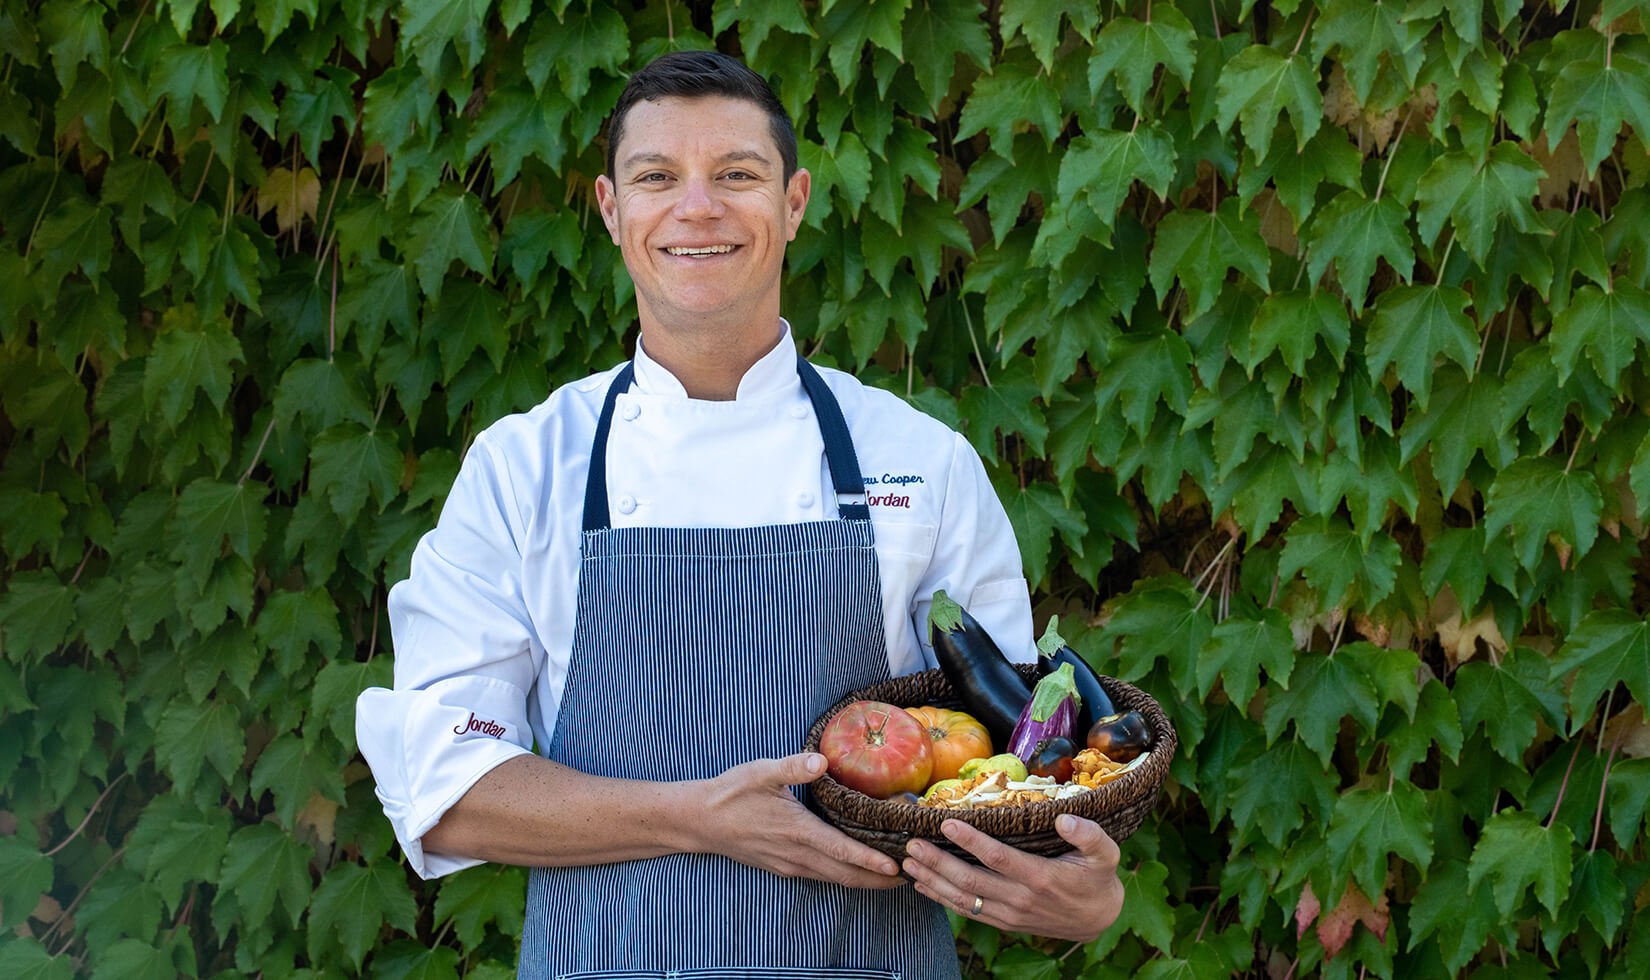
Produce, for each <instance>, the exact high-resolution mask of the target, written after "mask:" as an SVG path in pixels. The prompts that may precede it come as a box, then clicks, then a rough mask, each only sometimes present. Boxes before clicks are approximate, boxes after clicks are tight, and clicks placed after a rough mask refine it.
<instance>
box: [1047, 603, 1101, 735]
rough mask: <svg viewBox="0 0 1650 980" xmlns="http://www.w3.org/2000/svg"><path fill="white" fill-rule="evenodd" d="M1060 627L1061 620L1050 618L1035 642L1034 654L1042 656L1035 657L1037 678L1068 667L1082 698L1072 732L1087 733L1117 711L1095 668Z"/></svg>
mask: <svg viewBox="0 0 1650 980" xmlns="http://www.w3.org/2000/svg"><path fill="white" fill-rule="evenodd" d="M1059 625H1060V617H1059V616H1050V617H1049V618H1048V628H1047V629H1045V630H1043V638H1042V639H1040V640H1038V641H1037V652H1038V653H1040V654H1042V656H1040V657H1038V658H1037V675H1038V677H1039V678H1040V677H1042V676H1044V675H1046V674H1052V673H1054V672H1055V671H1056V670H1059V669H1060V665H1061V664H1071V670H1072V673H1074V674H1076V675H1077V696H1078V697H1079V698H1081V699H1082V704H1080V705H1078V707H1077V727H1076V729H1075V731H1078V732H1086V731H1088V730H1089V727H1090V726H1091V725H1093V724H1094V723H1095V721H1096V720H1098V719H1101V718H1104V717H1106V716H1107V715H1113V714H1116V713H1117V708H1116V707H1115V706H1114V705H1113V704H1112V702H1111V698H1110V697H1109V696H1107V694H1106V689H1105V688H1103V687H1101V686H1100V677H1099V675H1097V674H1096V673H1095V672H1094V668H1093V667H1090V666H1089V662H1088V661H1087V660H1084V659H1083V655H1082V654H1080V653H1078V652H1077V651H1076V650H1073V649H1072V648H1071V646H1070V645H1069V644H1067V643H1066V641H1065V639H1064V638H1063V637H1061V636H1060V633H1059Z"/></svg>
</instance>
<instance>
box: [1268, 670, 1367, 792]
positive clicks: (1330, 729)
mask: <svg viewBox="0 0 1650 980" xmlns="http://www.w3.org/2000/svg"><path fill="white" fill-rule="evenodd" d="M1379 711H1380V700H1379V695H1378V693H1377V691H1376V688H1375V684H1374V683H1373V682H1372V681H1371V680H1370V679H1369V677H1368V676H1366V675H1365V674H1364V673H1363V671H1361V670H1359V669H1358V668H1357V665H1356V664H1354V662H1353V658H1349V657H1341V656H1326V657H1317V656H1303V657H1301V658H1300V659H1299V660H1297V661H1296V663H1295V673H1294V675H1293V676H1292V677H1291V678H1290V681H1289V689H1288V690H1287V691H1284V692H1281V693H1279V694H1277V695H1276V696H1275V697H1274V698H1272V700H1271V701H1269V702H1268V703H1267V705H1266V711H1265V714H1264V716H1263V719H1264V724H1265V726H1266V740H1267V743H1268V744H1271V743H1274V742H1276V741H1277V740H1278V736H1280V735H1282V734H1283V730H1284V728H1285V726H1287V725H1290V724H1293V725H1294V728H1295V732H1296V734H1297V735H1298V736H1299V738H1300V741H1301V744H1303V745H1305V746H1306V747H1307V748H1309V749H1311V750H1312V751H1313V752H1315V753H1317V756H1318V759H1319V760H1320V761H1321V762H1322V763H1323V765H1324V766H1325V767H1326V768H1327V767H1328V766H1330V765H1331V764H1332V761H1333V759H1334V752H1335V740H1336V738H1337V737H1338V736H1339V735H1340V731H1341V722H1342V720H1343V719H1346V718H1349V717H1350V718H1353V719H1355V720H1356V721H1358V723H1359V724H1361V725H1362V726H1363V727H1364V730H1365V731H1373V730H1374V728H1375V724H1376V721H1377V720H1378V717H1379Z"/></svg>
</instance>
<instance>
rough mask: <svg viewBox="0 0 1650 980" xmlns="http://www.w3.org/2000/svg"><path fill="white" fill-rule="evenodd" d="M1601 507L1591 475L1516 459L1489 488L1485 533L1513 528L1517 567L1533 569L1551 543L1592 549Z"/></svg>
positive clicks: (1543, 460)
mask: <svg viewBox="0 0 1650 980" xmlns="http://www.w3.org/2000/svg"><path fill="white" fill-rule="evenodd" d="M1603 506H1604V500H1603V496H1602V495H1601V494H1600V492H1599V488H1598V481H1597V480H1596V479H1595V478H1594V477H1593V475H1592V474H1591V473H1586V472H1582V471H1579V470H1577V471H1572V470H1569V469H1568V468H1566V467H1565V465H1564V464H1563V463H1561V462H1559V461H1558V460H1556V459H1551V458H1549V457H1545V456H1542V457H1537V458H1534V459H1520V460H1518V461H1517V462H1515V463H1513V464H1512V465H1511V466H1508V467H1507V468H1506V469H1504V470H1502V471H1501V472H1500V473H1499V474H1497V475H1496V477H1495V482H1494V483H1492V484H1490V491H1489V495H1488V498H1487V500H1486V501H1485V504H1484V535H1485V537H1487V538H1493V537H1494V536H1496V535H1497V534H1500V533H1501V532H1503V531H1506V530H1508V529H1511V531H1512V537H1513V543H1514V545H1515V547H1516V549H1517V554H1518V561H1519V563H1520V564H1521V565H1523V566H1524V567H1525V568H1532V569H1533V568H1535V567H1536V565H1537V563H1539V562H1540V560H1541V553H1542V551H1543V549H1544V548H1545V547H1546V545H1547V542H1548V540H1549V539H1554V540H1556V541H1557V542H1558V543H1560V544H1561V545H1562V546H1563V547H1564V548H1566V549H1567V550H1568V551H1570V552H1573V553H1574V554H1575V555H1576V556H1580V555H1585V554H1586V553H1587V552H1588V551H1589V550H1591V548H1592V547H1593V542H1594V541H1595V540H1596V539H1597V538H1598V528H1599V516H1600V513H1601V509H1602V508H1603ZM1647 691H1650V688H1647Z"/></svg>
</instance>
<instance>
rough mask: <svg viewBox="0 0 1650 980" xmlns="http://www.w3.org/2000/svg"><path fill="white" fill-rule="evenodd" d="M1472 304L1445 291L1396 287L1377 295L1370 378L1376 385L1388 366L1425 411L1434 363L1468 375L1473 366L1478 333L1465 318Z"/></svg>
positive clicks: (1370, 338)
mask: <svg viewBox="0 0 1650 980" xmlns="http://www.w3.org/2000/svg"><path fill="white" fill-rule="evenodd" d="M1471 304H1472V299H1471V297H1469V296H1468V295H1467V294H1466V293H1465V292H1463V291H1461V290H1459V289H1455V288H1453V287H1450V286H1438V285H1430V286H1397V287H1394V288H1392V289H1389V290H1387V291H1386V292H1384V293H1382V294H1381V296H1380V298H1379V299H1378V300H1377V301H1376V304H1375V315H1374V318H1373V319H1372V320H1371V321H1370V324H1369V336H1368V338H1367V341H1366V348H1365V354H1366V355H1367V357H1368V360H1369V376H1370V378H1372V379H1374V380H1376V381H1377V382H1379V381H1380V379H1381V376H1382V375H1383V374H1384V373H1385V372H1386V369H1387V366H1388V365H1391V366H1393V367H1394V368H1395V370H1396V372H1397V375H1398V380H1399V381H1400V382H1402V383H1403V385H1404V387H1405V388H1407V389H1408V390H1409V391H1410V392H1411V393H1412V394H1414V396H1415V401H1416V404H1417V405H1419V406H1420V407H1421V409H1422V410H1423V411H1424V410H1425V409H1426V406H1427V402H1428V399H1429V397H1430V395H1431V393H1432V379H1433V375H1434V374H1435V372H1436V367H1435V365H1436V362H1437V359H1438V358H1439V357H1447V358H1449V359H1450V360H1452V361H1454V362H1455V363H1456V364H1459V365H1460V366H1461V367H1462V368H1463V369H1465V370H1466V371H1467V372H1468V374H1469V375H1470V374H1471V373H1472V371H1473V367H1474V365H1475V364H1476V362H1477V360H1478V332H1477V329H1476V328H1475V326H1474V324H1473V321H1472V318H1471V317H1469V316H1467V308H1468V307H1469V306H1470V305H1471Z"/></svg>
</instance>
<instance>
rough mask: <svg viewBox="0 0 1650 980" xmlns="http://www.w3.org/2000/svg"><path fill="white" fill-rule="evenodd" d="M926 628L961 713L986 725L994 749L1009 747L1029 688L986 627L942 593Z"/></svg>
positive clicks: (1029, 697)
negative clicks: (954, 692) (954, 693)
mask: <svg viewBox="0 0 1650 980" xmlns="http://www.w3.org/2000/svg"><path fill="white" fill-rule="evenodd" d="M928 629H929V637H930V640H931V642H932V643H933V645H934V657H935V659H936V660H938V661H939V664H940V670H941V671H942V672H943V673H944V674H945V679H946V680H947V681H948V682H950V684H951V689H952V690H954V691H956V692H957V697H958V699H959V700H961V701H962V707H963V710H964V711H966V712H968V713H969V714H971V715H973V716H974V717H975V718H977V719H978V720H979V722H980V724H982V725H984V726H985V728H986V731H988V732H990V733H991V743H992V744H993V745H1007V744H1008V740H1009V737H1010V736H1012V735H1013V734H1014V726H1015V724H1016V723H1017V722H1018V721H1019V720H1020V709H1021V708H1024V707H1025V705H1026V702H1028V701H1030V700H1031V687H1030V685H1028V684H1027V683H1026V682H1025V679H1024V678H1022V677H1021V676H1020V672H1019V670H1018V669H1017V668H1016V667H1015V666H1014V664H1013V662H1011V661H1010V660H1009V659H1008V658H1007V657H1005V656H1003V652H1002V650H1001V649H999V648H998V647H997V643H996V641H995V640H993V639H992V638H991V635H990V634H989V633H987V632H986V631H985V627H983V626H981V625H980V624H979V622H978V621H977V620H975V619H974V617H973V616H971V615H969V614H968V610H966V609H964V608H963V607H962V606H961V605H960V604H958V602H957V601H956V600H955V599H952V598H951V597H950V596H948V595H946V594H945V590H944V589H941V590H940V591H938V592H935V593H934V603H933V606H932V608H931V609H930V610H929V613H928Z"/></svg>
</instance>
